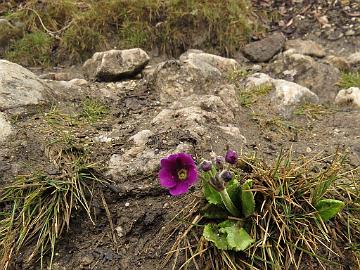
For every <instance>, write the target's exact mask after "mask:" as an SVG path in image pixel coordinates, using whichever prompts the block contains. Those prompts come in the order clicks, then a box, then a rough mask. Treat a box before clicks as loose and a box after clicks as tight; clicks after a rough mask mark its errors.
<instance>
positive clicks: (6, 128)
mask: <svg viewBox="0 0 360 270" xmlns="http://www.w3.org/2000/svg"><path fill="white" fill-rule="evenodd" d="M11 132H12V127H11V125H10V123H9V122H7V121H6V119H5V115H4V114H3V113H2V112H0V143H1V142H3V141H5V139H6V137H8V136H9V135H10V134H11Z"/></svg>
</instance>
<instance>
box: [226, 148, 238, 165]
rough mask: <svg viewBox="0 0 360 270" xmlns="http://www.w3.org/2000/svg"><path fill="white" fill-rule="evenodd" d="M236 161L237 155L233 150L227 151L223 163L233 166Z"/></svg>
mask: <svg viewBox="0 0 360 270" xmlns="http://www.w3.org/2000/svg"><path fill="white" fill-rule="evenodd" d="M237 160H238V154H237V153H236V152H235V151H234V150H228V151H227V152H226V155H225V161H226V162H227V163H230V164H235V163H236V162H237Z"/></svg>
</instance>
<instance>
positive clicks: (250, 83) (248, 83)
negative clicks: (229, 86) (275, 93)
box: [245, 73, 273, 88]
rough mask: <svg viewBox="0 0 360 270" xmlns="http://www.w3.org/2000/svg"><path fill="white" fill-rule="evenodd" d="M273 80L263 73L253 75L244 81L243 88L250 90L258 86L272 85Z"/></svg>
mask: <svg viewBox="0 0 360 270" xmlns="http://www.w3.org/2000/svg"><path fill="white" fill-rule="evenodd" d="M272 81H273V78H271V77H270V76H269V75H267V74H265V73H254V74H252V75H251V76H249V77H247V78H246V80H245V87H246V88H250V87H254V86H259V85H262V84H265V83H272Z"/></svg>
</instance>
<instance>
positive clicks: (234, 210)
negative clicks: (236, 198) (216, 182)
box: [219, 189, 240, 217]
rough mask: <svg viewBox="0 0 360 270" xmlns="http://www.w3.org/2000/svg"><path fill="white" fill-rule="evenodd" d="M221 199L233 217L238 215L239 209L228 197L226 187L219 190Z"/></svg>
mask: <svg viewBox="0 0 360 270" xmlns="http://www.w3.org/2000/svg"><path fill="white" fill-rule="evenodd" d="M219 193H220V196H221V200H222V202H223V203H224V205H225V207H226V209H227V210H228V211H229V212H230V214H232V215H233V216H235V217H238V216H240V212H239V210H238V209H237V208H236V206H235V205H234V203H233V202H232V200H231V199H230V196H229V194H228V193H227V191H226V189H224V190H222V191H219Z"/></svg>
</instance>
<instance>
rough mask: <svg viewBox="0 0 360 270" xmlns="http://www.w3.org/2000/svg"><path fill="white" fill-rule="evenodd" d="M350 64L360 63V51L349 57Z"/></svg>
mask: <svg viewBox="0 0 360 270" xmlns="http://www.w3.org/2000/svg"><path fill="white" fill-rule="evenodd" d="M347 60H348V61H349V63H350V65H352V66H356V65H359V64H360V52H356V53H352V54H350V55H349V56H348V57H347Z"/></svg>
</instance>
